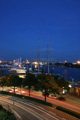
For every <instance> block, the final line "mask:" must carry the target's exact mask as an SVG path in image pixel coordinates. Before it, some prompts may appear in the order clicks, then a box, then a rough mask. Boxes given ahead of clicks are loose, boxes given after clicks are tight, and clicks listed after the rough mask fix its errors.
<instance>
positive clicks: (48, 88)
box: [37, 74, 59, 102]
mask: <svg viewBox="0 0 80 120" xmlns="http://www.w3.org/2000/svg"><path fill="white" fill-rule="evenodd" d="M37 79H38V88H40V89H41V91H42V92H43V94H44V96H45V102H46V96H47V94H49V93H56V92H58V90H59V87H58V85H57V84H56V82H54V77H53V76H52V75H45V74H42V75H38V76H37Z"/></svg>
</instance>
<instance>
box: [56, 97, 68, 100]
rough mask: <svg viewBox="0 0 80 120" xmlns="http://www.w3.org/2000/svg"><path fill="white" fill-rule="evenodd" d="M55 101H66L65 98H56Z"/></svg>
mask: <svg viewBox="0 0 80 120" xmlns="http://www.w3.org/2000/svg"><path fill="white" fill-rule="evenodd" d="M57 99H58V100H60V101H66V98H64V97H58V98H57Z"/></svg>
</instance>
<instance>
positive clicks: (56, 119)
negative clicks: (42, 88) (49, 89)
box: [4, 100, 59, 120]
mask: <svg viewBox="0 0 80 120" xmlns="http://www.w3.org/2000/svg"><path fill="white" fill-rule="evenodd" d="M4 101H6V100H4ZM17 101H18V102H21V103H24V102H23V101H20V100H17ZM7 102H9V103H11V102H10V101H7ZM11 104H12V103H11ZM24 104H26V105H28V106H31V107H33V108H35V109H37V110H39V111H41V112H43V113H45V114H47V115H48V116H50V117H52V118H54V119H55V120H59V119H58V118H56V117H54V116H52V115H50V114H49V113H47V112H45V111H43V110H41V109H39V108H37V107H36V106H33V105H30V104H27V103H24ZM15 106H18V105H17V104H15ZM18 107H20V105H19V106H18ZM22 109H23V107H22ZM28 109H29V108H28ZM25 110H26V109H25ZM26 111H27V112H29V110H26ZM30 113H31V114H33V115H34V116H36V115H35V114H34V113H32V112H30ZM36 114H38V113H36ZM38 115H39V114H38ZM36 117H37V118H38V119H40V120H43V119H41V118H40V117H38V116H36Z"/></svg>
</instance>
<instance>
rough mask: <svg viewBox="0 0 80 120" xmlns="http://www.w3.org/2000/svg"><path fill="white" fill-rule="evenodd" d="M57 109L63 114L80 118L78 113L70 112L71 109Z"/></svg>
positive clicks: (58, 107)
mask: <svg viewBox="0 0 80 120" xmlns="http://www.w3.org/2000/svg"><path fill="white" fill-rule="evenodd" d="M56 109H58V110H61V111H63V112H66V113H68V114H70V115H72V116H74V117H77V118H80V113H77V112H75V111H73V110H69V109H67V108H64V107H61V106H57V107H56Z"/></svg>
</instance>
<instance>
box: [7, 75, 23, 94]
mask: <svg viewBox="0 0 80 120" xmlns="http://www.w3.org/2000/svg"><path fill="white" fill-rule="evenodd" d="M21 84H22V79H21V78H19V76H18V75H15V74H12V75H10V78H9V85H10V86H14V93H15V87H16V86H17V87H20V86H21Z"/></svg>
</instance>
